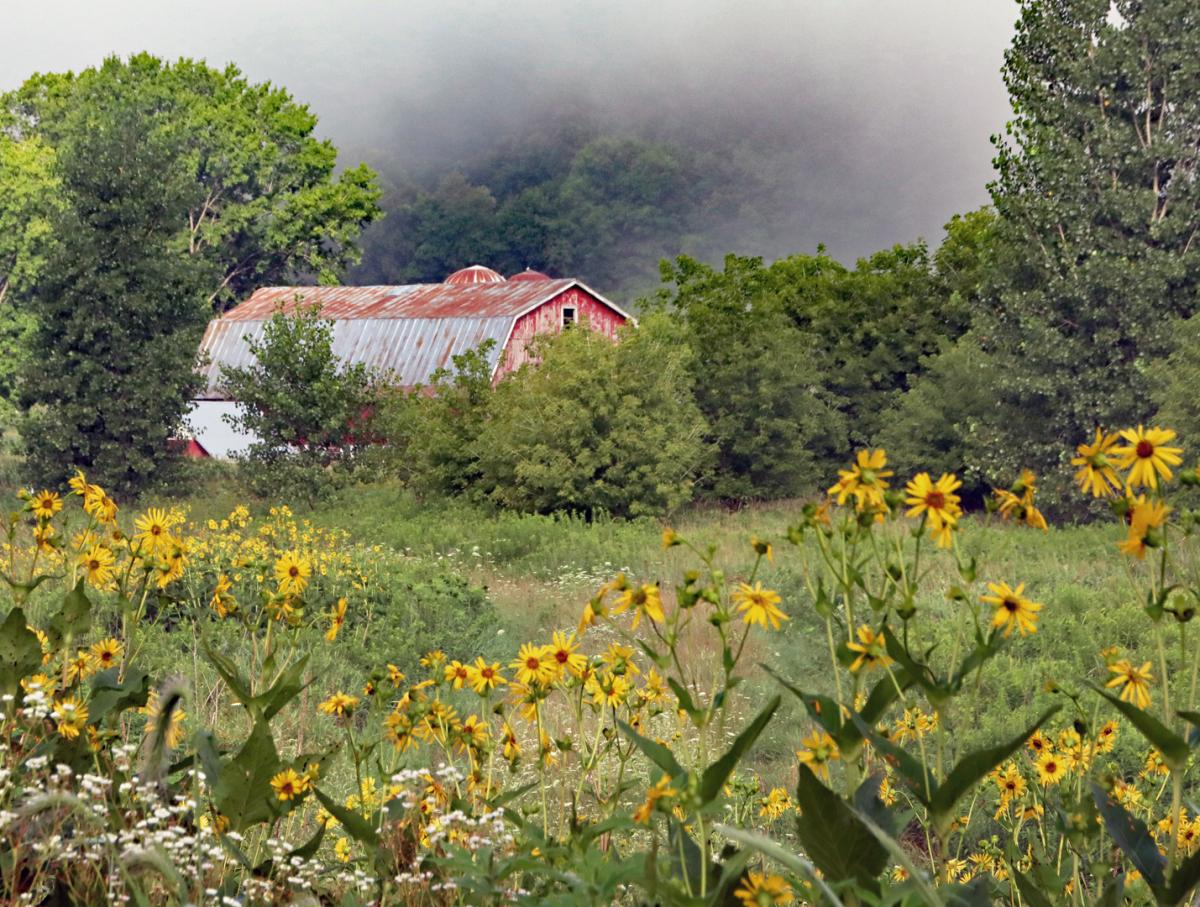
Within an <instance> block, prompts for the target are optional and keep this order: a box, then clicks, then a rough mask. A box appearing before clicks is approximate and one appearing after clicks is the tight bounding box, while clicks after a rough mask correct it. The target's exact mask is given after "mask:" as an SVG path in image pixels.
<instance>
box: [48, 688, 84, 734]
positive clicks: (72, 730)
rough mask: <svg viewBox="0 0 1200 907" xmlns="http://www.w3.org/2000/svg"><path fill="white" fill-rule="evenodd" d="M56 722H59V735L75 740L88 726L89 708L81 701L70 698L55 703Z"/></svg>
mask: <svg viewBox="0 0 1200 907" xmlns="http://www.w3.org/2000/svg"><path fill="white" fill-rule="evenodd" d="M54 720H55V721H57V722H58V733H59V734H61V735H62V736H63V737H65V738H67V739H68V740H74V739H75V738H76V737H78V736H79V733H80V731H82V730H83V729H84V727H86V726H87V721H88V708H87V706H86V705H85V704H84V703H83V702H82V701H80V700H79V699H76V698H75V697H74V696H68V697H66V698H65V699H60V700H58V702H56V703H54Z"/></svg>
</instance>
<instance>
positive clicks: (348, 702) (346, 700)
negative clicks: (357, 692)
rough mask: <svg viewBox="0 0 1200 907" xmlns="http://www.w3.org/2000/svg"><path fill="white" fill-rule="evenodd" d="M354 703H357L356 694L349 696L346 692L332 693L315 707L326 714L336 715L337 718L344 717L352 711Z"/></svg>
mask: <svg viewBox="0 0 1200 907" xmlns="http://www.w3.org/2000/svg"><path fill="white" fill-rule="evenodd" d="M356 705H358V697H357V696H350V695H348V694H346V693H334V694H333V695H332V696H330V697H329V698H328V699H326V700H325V701H324V702H322V703H321V704H320V705H318V706H317V708H318V709H319V710H320V711H322V712H324V713H325V714H326V715H336V716H337V717H339V718H344V717H345V716H346V715H348V714H350V713H351V712H353V711H354V707H355V706H356Z"/></svg>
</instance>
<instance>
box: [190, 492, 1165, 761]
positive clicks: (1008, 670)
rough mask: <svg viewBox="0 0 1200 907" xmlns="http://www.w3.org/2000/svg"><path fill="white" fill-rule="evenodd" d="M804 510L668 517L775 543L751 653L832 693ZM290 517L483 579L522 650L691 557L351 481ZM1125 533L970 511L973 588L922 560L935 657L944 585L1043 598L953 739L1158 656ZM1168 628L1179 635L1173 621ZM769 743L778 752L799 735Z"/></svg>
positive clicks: (781, 505)
mask: <svg viewBox="0 0 1200 907" xmlns="http://www.w3.org/2000/svg"><path fill="white" fill-rule="evenodd" d="M236 502H237V496H236V494H235V493H233V492H232V491H229V490H228V489H223V488H222V487H220V486H219V487H218V488H217V489H215V490H214V489H210V490H209V492H207V493H206V494H204V495H203V496H200V497H193V498H190V499H186V500H183V501H180V502H179V503H181V504H183V505H184V506H187V507H189V509H190V512H191V515H192V518H193V519H196V520H202V519H207V518H208V517H210V516H220V515H221V514H222V513H223V512H227V511H228V510H229V509H231V508H232V507H233V506H234V505H235V504H236ZM802 506H803V504H802V502H799V501H783V502H776V503H771V504H762V505H754V506H748V507H744V508H740V509H736V510H730V509H726V508H718V507H694V508H690V509H687V510H685V511H683V512H681V513H679V514H677V515H676V516H675V517H674V518H673V519H672V520H671V521H670V525H671V526H672V527H673V528H674V529H675V530H676V531H678V532H679V533H680V534H681V535H683V536H684V537H686V538H687V539H689V540H690V541H692V542H693V543H695V544H696V545H697V546H698V547H701V548H705V547H707V546H709V545H711V546H714V547H715V550H716V552H717V555H716V559H717V562H718V563H719V564H720V565H721V566H722V567H723V568H724V569H725V571H726V573H727V575H728V576H729V577H731V578H732V579H734V580H736V579H739V578H741V577H744V576H745V575H746V574H747V573H748V572H749V571H750V569H751V567H752V565H753V562H754V552H753V550H752V549H751V546H750V539H751V537H752V536H758V537H759V538H765V539H768V540H770V541H771V542H772V543H773V544H774V546H775V552H774V559H773V561H772V562H771V563H768V564H765V565H764V567H763V568H762V569H760V571H759V575H758V578H759V579H761V580H762V581H763V582H764V583H765V584H766V585H768V586H770V587H772V588H774V589H776V590H778V591H779V593H780V594H781V595H782V597H783V604H782V607H783V609H784V610H785V611H786V612H787V614H788V615H789V616H790V618H791V619H790V621H789V622H788V623H787V624H786V630H785V632H783V633H780V634H776V635H773V636H770V637H769V639H770V640H771V643H772V645H771V647H770V648H769V649H763V650H761V651H757V652H752V653H751V654H752V656H753V657H754V659H755V661H757V662H759V663H761V664H765V665H768V666H770V667H772V668H774V669H775V670H777V671H779V672H780V673H781V674H783V675H784V676H786V677H788V678H790V679H792V680H793V681H794V682H796V683H797V684H799V685H800V686H802V687H804V688H806V689H812V690H819V691H826V685H827V683H828V678H829V675H830V670H829V649H828V645H827V642H826V635H825V634H826V630H825V624H824V621H823V620H822V619H821V618H819V617H818V616H817V615H816V613H815V612H814V610H813V607H812V599H811V596H810V595H809V593H808V591H807V590H806V588H805V584H804V581H803V577H802V575H801V573H800V568H799V562H800V558H799V557H798V556H797V553H796V552H795V550H794V548H793V546H792V545H791V544H790V543H789V542H788V541H787V540H786V532H787V528H788V526H789V525H791V524H793V523H794V522H796V521H797V520H798V519H799V515H800V510H801V507H802ZM297 514H298V516H302V517H305V518H307V519H311V520H312V521H313V522H314V523H316V524H317V525H320V526H324V527H328V528H337V529H343V530H345V531H347V532H348V533H350V535H351V536H352V537H353V538H355V539H359V540H361V541H363V542H365V543H369V544H372V545H380V546H385V547H386V548H390V549H393V550H394V551H396V552H400V553H402V554H404V555H406V556H407V557H408V558H410V559H411V561H412V562H413V563H414V564H416V563H419V564H421V565H422V569H425V570H434V571H437V572H443V573H445V574H447V575H453V576H459V577H462V578H463V579H465V580H466V581H467V582H468V583H469V584H470V585H472V586H473V587H477V588H478V589H479V590H482V592H483V594H484V595H485V596H486V598H487V599H488V600H489V601H490V602H491V604H492V605H493V606H494V609H495V613H494V618H493V620H494V623H495V632H496V634H497V637H496V639H495V643H496V652H497V653H498V654H501V653H503V652H505V651H508V650H509V649H515V647H516V645H517V644H518V642H519V640H522V639H525V638H530V639H537V640H540V639H543V638H548V637H549V635H550V633H551V631H552V630H555V629H564V630H572V629H574V628H575V626H576V624H577V623H578V620H579V616H580V613H581V611H582V609H583V607H584V605H585V603H586V602H587V600H588V598H589V597H590V596H591V595H592V594H593V593H594V592H595V590H596V589H597V588H598V587H599V586H600V584H601V583H603V582H605V581H607V580H609V579H611V578H612V577H613V576H614V575H615V574H616V573H618V572H625V573H627V574H628V575H629V576H630V577H631V578H636V579H637V580H639V581H641V582H651V581H656V580H657V581H660V582H661V583H662V585H663V588H664V590H666V591H665V594H666V595H669V594H670V591H669V590H671V589H672V588H673V586H674V584H675V583H676V582H678V581H679V579H680V577H681V576H682V573H683V571H684V570H686V569H689V568H690V567H693V566H695V565H696V559H695V556H694V555H692V554H691V553H690V552H688V551H687V550H686V549H683V548H673V549H671V550H668V551H664V550H663V548H662V545H661V533H662V530H663V528H664V526H666V525H667V523H666V522H661V523H660V522H656V521H649V520H646V521H632V522H625V521H607V520H602V521H598V522H594V523H587V522H585V521H583V520H581V519H575V518H570V517H543V516H528V515H519V514H512V513H492V512H486V511H483V510H480V509H478V508H475V507H471V506H469V505H466V504H463V503H458V502H434V503H430V502H420V501H417V500H416V499H415V498H414V497H413V496H411V495H410V494H409V493H408V492H406V491H405V490H404V489H402V488H400V487H398V486H393V485H386V484H384V485H373V486H365V487H356V488H353V489H350V490H347V491H345V492H342V493H341V494H340V495H339V496H338V497H336V498H335V499H333V500H331V501H328V502H326V503H324V504H321V505H319V506H317V507H316V508H314V509H313V510H312V511H311V512H310V511H307V510H304V509H303V508H297ZM1119 537H1120V532H1119V530H1118V529H1117V528H1116V527H1115V526H1113V525H1111V524H1102V525H1092V526H1068V527H1062V528H1059V527H1054V526H1052V527H1051V528H1050V530H1049V532H1046V533H1043V532H1040V531H1037V530H1033V529H1028V528H1024V527H1012V526H1009V525H1006V524H1002V523H1000V522H999V521H998V520H996V519H995V518H993V517H990V516H987V515H977V516H971V517H968V518H966V519H965V521H964V530H963V532H962V533H961V540H960V552H961V556H962V558H963V559H964V560H969V559H970V558H972V557H974V558H976V559H977V561H978V564H979V570H978V577H977V580H976V582H975V584H974V585H973V586H969V587H968V586H967V584H965V583H964V582H963V580H962V579H961V578H960V577H959V576H958V572H957V568H956V565H955V562H954V559H953V557H952V556H951V555H950V554H949V553H945V552H940V553H937V554H934V555H932V556H931V558H930V559H929V562H928V563H929V564H930V574H929V580H928V582H927V583H926V585H925V588H926V589H927V590H929V593H928V596H929V597H928V598H926V599H924V600H922V601H920V602H918V607H919V608H921V609H922V610H923V611H925V612H926V613H928V614H931V615H934V616H935V617H936V620H935V621H933V622H931V623H932V625H933V627H934V628H935V630H934V633H933V634H932V635H931V637H930V638H929V639H927V640H923V642H924V643H925V644H926V645H927V646H930V647H933V651H932V655H931V663H932V664H934V665H935V666H937V667H940V668H941V669H943V670H947V669H948V668H949V665H950V664H951V663H952V662H956V661H957V660H958V659H960V658H961V655H962V653H963V652H964V651H965V650H966V648H967V647H968V646H969V645H970V642H971V639H970V634H971V632H972V631H971V629H970V628H971V626H972V624H971V622H970V620H969V614H968V613H967V606H966V605H965V604H963V603H961V602H954V601H951V600H949V599H947V598H946V597H945V595H944V593H945V592H946V591H948V590H949V589H951V587H954V586H956V585H957V586H964V587H965V588H969V589H970V591H971V594H972V597H976V596H977V595H978V594H979V593H981V592H982V591H983V584H984V583H985V582H989V581H996V582H999V581H1004V582H1009V583H1011V584H1013V585H1016V584H1017V583H1025V584H1026V591H1027V593H1028V594H1029V595H1030V596H1031V597H1032V598H1033V599H1034V600H1035V601H1038V602H1042V603H1043V604H1044V605H1045V609H1044V611H1043V612H1042V620H1041V625H1040V630H1039V632H1038V633H1037V634H1036V635H1034V636H1031V637H1029V638H1026V639H1019V638H1014V640H1013V641H1012V643H1011V645H1010V646H1009V647H1008V648H1007V649H1006V651H1004V652H1002V653H1001V654H1000V655H999V656H998V657H997V658H996V659H995V660H994V661H993V662H992V663H991V664H990V665H989V667H988V670H987V671H986V672H984V675H983V676H982V678H980V679H979V681H978V683H976V684H975V685H974V686H973V687H972V688H971V690H970V691H969V692H968V693H967V694H966V700H965V703H966V707H965V708H963V709H962V712H961V714H960V715H959V716H957V727H956V732H957V734H958V735H959V737H958V742H959V743H960V744H963V745H972V744H974V743H976V742H982V741H984V740H985V739H994V737H995V735H997V734H1001V733H1007V732H1009V731H1011V730H1013V729H1015V728H1017V727H1018V725H1021V724H1022V723H1024V722H1027V721H1028V720H1029V719H1031V718H1032V717H1033V716H1034V715H1035V714H1036V713H1037V712H1038V711H1039V710H1040V709H1042V708H1044V707H1045V706H1046V704H1047V703H1048V702H1050V701H1056V700H1058V699H1059V698H1060V697H1058V696H1057V695H1056V694H1053V693H1050V692H1048V691H1047V685H1048V684H1050V683H1053V684H1057V685H1059V686H1061V687H1064V688H1066V689H1069V690H1071V691H1078V690H1081V689H1083V686H1084V683H1085V682H1086V681H1091V682H1102V681H1103V680H1104V679H1105V678H1106V677H1107V673H1106V671H1105V669H1104V665H1103V661H1102V660H1101V658H1100V657H1099V652H1100V650H1101V649H1102V648H1104V647H1105V646H1107V645H1113V644H1116V645H1120V646H1122V647H1123V648H1124V649H1125V650H1126V651H1127V652H1128V653H1129V654H1130V657H1132V658H1134V660H1135V661H1139V662H1140V661H1141V660H1145V659H1153V660H1155V662H1156V664H1158V659H1159V652H1158V649H1157V646H1156V639H1155V636H1154V634H1153V633H1150V632H1148V626H1149V622H1148V621H1147V619H1146V616H1145V614H1144V613H1142V610H1141V603H1140V602H1139V601H1138V599H1137V593H1136V592H1135V586H1134V584H1133V582H1132V580H1133V577H1132V576H1131V574H1130V572H1129V571H1130V569H1131V568H1130V565H1129V561H1128V559H1123V558H1121V557H1119V556H1118V554H1117V551H1116V548H1115V544H1116V541H1117V540H1118V538H1119ZM1135 569H1136V568H1135ZM1164 629H1169V628H1165V627H1164ZM840 632H844V630H841V631H840ZM1166 638H1167V639H1168V640H1170V639H1173V638H1174V634H1173V631H1171V635H1170V636H1167V637H1166ZM448 654H449V655H450V656H451V657H456V656H457V655H459V654H467V653H465V652H464V653H455V652H448ZM390 657H393V656H392V653H389V652H379V653H378V658H383V659H387V658H390ZM1176 657H1177V653H1176V650H1175V648H1174V646H1173V644H1172V647H1171V649H1170V651H1168V652H1167V654H1166V658H1167V663H1168V666H1169V667H1170V666H1172V665H1173V664H1174V662H1175V659H1176ZM376 660H378V659H376ZM775 688H776V685H775V682H774V681H772V680H770V679H769V678H768V677H767V676H766V675H765V673H764V672H761V671H760V672H756V676H755V679H754V680H753V682H751V683H750V684H747V688H746V690H745V692H744V695H745V696H746V697H747V698H748V699H749V700H758V699H761V698H763V697H764V696H765V695H766V694H767V691H768V690H770V691H773V690H774V689H775ZM1096 701H1097V700H1096V697H1094V696H1092V697H1088V698H1085V699H1084V702H1085V703H1086V707H1087V708H1088V709H1093V708H1095V704H1096ZM748 704H750V703H748ZM795 717H796V720H800V719H802V718H803V716H802V715H796V716H795ZM792 726H793V727H794V728H796V733H797V734H798V733H799V732H800V730H801V729H800V728H797V727H796V725H795V723H794V722H793V723H792ZM779 727H781V728H782V727H783V725H780V726H779ZM788 736H789V738H790V737H791V735H790V734H789V735H788ZM1129 742H1130V743H1131V744H1132V740H1130V741H1129ZM778 743H779V746H780V748H781V749H782V748H785V747H787V746H791V745H793V744H794V741H792V740H790V739H788V740H784V739H780V740H779V741H778Z"/></svg>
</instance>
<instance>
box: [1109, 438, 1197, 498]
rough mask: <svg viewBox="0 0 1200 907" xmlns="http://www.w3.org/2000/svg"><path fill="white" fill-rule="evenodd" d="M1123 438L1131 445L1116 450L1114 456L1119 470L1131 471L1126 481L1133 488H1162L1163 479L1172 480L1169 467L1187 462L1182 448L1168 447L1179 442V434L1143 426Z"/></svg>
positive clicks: (1114, 449)
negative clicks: (1177, 437)
mask: <svg viewBox="0 0 1200 907" xmlns="http://www.w3.org/2000/svg"><path fill="white" fill-rule="evenodd" d="M1121 437H1122V438H1123V439H1124V440H1125V441H1127V442H1129V443H1128V444H1126V445H1124V446H1122V447H1114V448H1113V451H1112V452H1113V455H1114V456H1115V457H1116V458H1117V466H1118V467H1120V468H1121V469H1128V470H1129V475H1128V476H1127V477H1126V479H1125V481H1126V484H1127V485H1128V486H1129V487H1130V488H1141V487H1146V488H1151V489H1154V488H1158V482H1159V479H1162V480H1163V481H1164V482H1165V481H1169V480H1170V478H1171V470H1170V468H1169V467H1171V466H1178V465H1179V464H1180V463H1182V462H1183V459H1182V458H1181V456H1180V455H1181V454H1182V453H1183V450H1182V448H1179V447H1170V446H1168V445H1169V444H1170V443H1171V442H1172V441H1174V440H1175V432H1174V431H1172V430H1171V429H1169V428H1158V427H1155V428H1143V427H1142V426H1141V425H1139V426H1138V427H1137V428H1126V429H1124V430H1123V431H1122V432H1121Z"/></svg>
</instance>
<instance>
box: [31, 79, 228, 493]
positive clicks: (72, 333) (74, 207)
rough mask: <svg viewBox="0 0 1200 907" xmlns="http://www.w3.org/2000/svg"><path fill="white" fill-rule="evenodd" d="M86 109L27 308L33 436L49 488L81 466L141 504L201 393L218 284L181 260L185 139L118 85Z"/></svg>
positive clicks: (77, 122)
mask: <svg viewBox="0 0 1200 907" xmlns="http://www.w3.org/2000/svg"><path fill="white" fill-rule="evenodd" d="M85 100H86V103H84V104H81V105H80V106H79V107H78V108H76V112H75V113H74V114H73V115H72V116H71V117H69V120H70V123H69V132H68V133H67V134H68V135H69V136H70V137H69V138H68V139H66V140H64V141H63V142H62V143H61V144H60V146H59V148H58V152H57V173H58V175H59V178H60V179H61V192H62V207H61V210H60V211H58V213H56V214H55V215H54V217H53V221H52V224H53V233H54V235H55V238H56V242H55V243H54V244H53V246H52V249H51V251H50V253H49V254H48V258H47V261H46V263H45V266H44V267H43V268H42V269H41V274H40V277H39V279H38V280H37V283H36V286H35V289H34V291H33V293H32V296H31V299H30V303H29V311H30V313H31V314H32V316H33V317H34V319H35V322H36V328H35V331H34V334H33V337H32V339H31V342H30V348H31V355H30V358H29V360H28V362H27V365H26V368H25V374H24V380H23V383H22V397H23V402H24V404H25V405H26V406H27V407H32V409H31V411H30V413H29V416H28V418H27V420H26V423H25V426H24V430H23V436H24V440H25V444H26V448H27V451H28V453H29V455H30V460H31V465H32V468H33V470H34V472H35V473H36V475H37V477H38V478H39V479H40V480H41V481H43V482H45V483H47V484H49V485H51V486H53V485H55V484H58V483H59V482H61V481H62V479H63V476H64V474H66V473H68V472H69V471H70V469H71V468H72V467H76V466H77V467H82V468H83V469H85V470H87V471H88V472H89V474H90V475H92V476H94V477H95V478H96V479H97V480H98V481H100V482H102V483H103V484H105V485H106V486H108V487H109V488H111V489H113V490H114V492H116V493H131V492H133V491H136V490H137V489H139V488H141V487H143V486H144V485H145V484H146V483H147V482H148V481H150V480H152V479H153V478H155V477H156V476H157V475H159V474H160V471H161V468H162V466H163V465H164V463H165V461H166V459H167V440H168V438H169V437H171V435H172V433H173V432H174V431H175V430H176V429H177V428H178V427H179V425H180V422H181V420H182V416H183V413H184V412H185V410H186V409H187V407H188V405H189V401H190V400H191V398H192V397H193V395H194V393H195V391H196V390H197V384H198V382H197V376H196V373H195V371H194V365H195V358H196V353H195V351H196V348H197V346H198V344H199V342H200V336H201V334H202V333H203V330H204V325H205V323H206V322H207V320H208V316H209V314H210V311H211V310H210V309H209V308H208V306H207V304H206V288H207V287H208V285H209V278H210V277H211V271H210V269H209V268H208V266H207V263H206V262H204V261H203V260H202V259H200V258H192V257H189V256H182V255H179V254H177V252H176V250H177V243H178V224H179V223H180V220H181V218H184V217H186V212H187V211H188V210H189V208H190V207H191V206H193V205H194V204H196V199H197V196H198V194H199V187H198V186H197V184H196V182H195V181H194V180H193V179H192V178H191V174H190V173H189V172H188V171H187V169H186V168H182V167H180V166H179V164H180V161H181V160H182V159H183V149H182V148H181V147H180V144H179V140H178V136H177V135H175V134H171V133H167V132H159V131H150V132H148V131H147V130H146V129H145V123H144V118H143V115H142V113H141V111H140V110H138V109H137V108H136V107H134V106H131V105H129V104H127V103H125V98H123V97H122V95H121V91H120V89H119V87H117V86H115V85H112V84H93V85H92V86H90V88H89V90H88V93H87V96H86V99H85Z"/></svg>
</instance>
